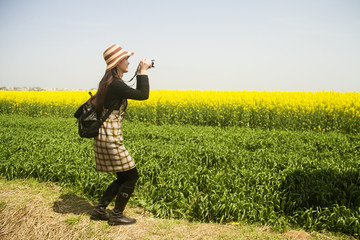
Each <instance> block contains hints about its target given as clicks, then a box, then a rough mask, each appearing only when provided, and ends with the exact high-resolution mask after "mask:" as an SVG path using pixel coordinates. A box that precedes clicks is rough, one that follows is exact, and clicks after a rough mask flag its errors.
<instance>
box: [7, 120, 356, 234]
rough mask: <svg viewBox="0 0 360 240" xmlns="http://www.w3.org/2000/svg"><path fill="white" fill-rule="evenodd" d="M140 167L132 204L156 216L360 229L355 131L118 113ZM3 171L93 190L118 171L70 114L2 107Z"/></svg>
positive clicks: (343, 230) (96, 194)
mask: <svg viewBox="0 0 360 240" xmlns="http://www.w3.org/2000/svg"><path fill="white" fill-rule="evenodd" d="M124 134H125V135H124V138H125V142H124V144H125V146H126V147H127V148H128V150H129V152H130V153H131V154H132V156H133V157H134V159H135V161H136V164H137V168H138V170H139V173H140V179H139V181H138V184H137V187H136V191H135V193H134V197H133V198H132V199H131V203H132V204H136V205H138V206H140V207H142V208H144V209H146V210H148V211H151V212H152V213H153V214H155V215H156V216H159V217H173V218H186V219H189V220H194V221H202V222H237V221H246V222H249V223H255V222H256V223H262V224H267V225H271V226H273V227H275V228H277V229H280V230H281V229H285V228H286V227H287V226H299V227H303V228H304V229H306V230H309V231H311V230H316V231H321V230H324V229H325V230H329V231H333V232H341V233H345V234H349V235H352V236H355V237H359V236H360V219H359V216H360V173H359V167H360V165H359V163H360V161H359V160H360V136H359V134H345V133H339V132H317V131H287V130H280V129H279V130H264V129H250V128H241V127H222V128H220V127H211V126H194V125H179V124H173V125H169V124H164V125H161V126H156V125H153V124H149V123H143V122H137V121H125V122H124ZM0 141H1V145H0V174H1V175H2V176H4V177H6V178H7V179H13V178H28V177H33V178H36V179H39V180H44V181H53V182H58V183H60V184H61V185H63V186H70V187H73V188H76V189H77V190H80V191H82V192H84V193H85V194H86V195H88V196H90V197H93V198H94V199H95V198H97V197H99V196H100V194H101V193H102V191H103V190H104V189H105V188H106V187H107V185H108V183H110V181H112V179H113V178H114V175H111V174H104V173H97V172H96V171H95V169H94V166H95V163H94V155H93V141H92V140H91V139H81V138H80V137H78V135H77V125H76V122H75V119H74V118H58V117H38V118H33V117H29V116H24V115H16V114H12V115H9V114H0Z"/></svg>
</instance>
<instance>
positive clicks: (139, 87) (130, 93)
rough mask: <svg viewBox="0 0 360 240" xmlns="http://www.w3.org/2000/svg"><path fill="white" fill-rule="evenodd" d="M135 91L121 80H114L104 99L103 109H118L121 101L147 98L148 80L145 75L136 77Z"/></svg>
mask: <svg viewBox="0 0 360 240" xmlns="http://www.w3.org/2000/svg"><path fill="white" fill-rule="evenodd" d="M136 80H137V83H136V89H134V88H132V87H129V86H128V85H127V84H126V83H124V82H123V81H122V80H121V79H115V80H114V81H113V82H112V83H111V84H110V85H109V89H108V92H107V95H106V98H105V103H104V108H105V109H110V108H111V107H114V108H113V109H119V108H120V105H121V102H122V100H123V99H134V100H146V99H148V98H149V78H148V76H147V75H138V76H136Z"/></svg>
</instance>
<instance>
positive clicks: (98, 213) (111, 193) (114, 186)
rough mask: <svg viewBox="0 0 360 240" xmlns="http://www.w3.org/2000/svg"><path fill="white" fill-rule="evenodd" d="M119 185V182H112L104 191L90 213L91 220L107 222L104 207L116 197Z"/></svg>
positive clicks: (107, 216) (107, 217) (107, 218)
mask: <svg viewBox="0 0 360 240" xmlns="http://www.w3.org/2000/svg"><path fill="white" fill-rule="evenodd" d="M120 187H121V184H119V180H118V179H116V180H114V181H113V182H112V183H111V184H110V185H109V186H108V188H107V189H106V190H105V191H104V193H103V196H102V197H101V199H100V200H99V203H98V204H97V205H96V207H95V208H94V210H93V211H92V213H91V217H90V218H91V219H92V220H109V214H108V213H107V212H106V207H107V206H108V205H109V203H110V202H111V201H112V200H113V199H114V198H115V197H116V195H117V194H118V192H119V189H120Z"/></svg>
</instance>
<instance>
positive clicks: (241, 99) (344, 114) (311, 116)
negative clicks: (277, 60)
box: [0, 90, 360, 130]
mask: <svg viewBox="0 0 360 240" xmlns="http://www.w3.org/2000/svg"><path fill="white" fill-rule="evenodd" d="M93 93H95V92H93ZM88 98H89V94H88V91H0V110H1V112H3V113H18V112H22V113H26V114H29V115H34V116H39V115H54V114H55V115H58V116H64V117H69V116H72V111H73V110H74V109H76V108H77V107H78V106H80V105H81V104H82V103H83V102H85V101H86V100H87V99H88ZM130 109H131V111H130ZM128 112H129V115H130V119H136V120H141V121H149V122H153V123H190V124H197V125H221V126H226V125H240V126H250V127H255V126H260V127H266V128H272V127H276V126H277V127H279V126H281V125H284V124H285V125H286V124H290V122H291V121H293V120H294V119H295V120H296V121H298V123H297V124H300V125H302V127H300V129H302V128H304V126H305V125H308V126H309V127H308V128H310V129H317V130H319V129H326V128H328V130H330V128H329V126H327V125H329V124H330V123H331V121H333V122H334V123H331V124H330V125H332V127H331V128H332V129H331V130H334V127H335V125H336V126H337V127H338V126H339V124H340V122H341V124H340V125H342V126H343V125H344V124H345V123H346V122H348V124H345V125H347V128H353V127H357V126H358V125H359V124H358V122H359V118H360V93H358V92H345V93H342V92H335V91H330V92H329V91H319V92H308V91H300V92H281V91H274V92H268V91H196V90H152V91H151V92H150V98H149V99H148V100H147V101H135V100H130V101H129V111H128ZM324 118H325V119H324ZM284 119H285V120H284ZM286 119H288V120H287V121H286ZM298 119H301V120H298ZM325 120H326V121H325ZM329 121H330V122H329ZM349 121H350V122H349ZM287 122H288V123H287ZM300 122H301V123H300ZM291 124H292V125H294V124H293V123H291ZM334 124H335V125H334ZM354 124H355V125H354ZM310 125H311V126H310ZM291 128H292V129H293V128H294V126H293V127H291ZM295 128H296V127H295ZM306 128H307V127H305V129H306Z"/></svg>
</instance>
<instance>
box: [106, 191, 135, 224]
mask: <svg viewBox="0 0 360 240" xmlns="http://www.w3.org/2000/svg"><path fill="white" fill-rule="evenodd" d="M124 190H125V191H126V188H125V189H124ZM127 190H129V191H127V193H126V192H125V191H122V190H121V191H120V192H119V194H118V195H117V197H116V201H115V207H114V209H113V211H112V212H111V213H110V217H109V222H108V223H109V225H111V226H115V225H127V224H133V223H135V222H136V219H134V218H128V217H126V216H125V215H124V214H123V212H124V209H125V206H126V204H127V202H128V201H129V198H130V195H131V193H132V192H133V188H132V189H127Z"/></svg>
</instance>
